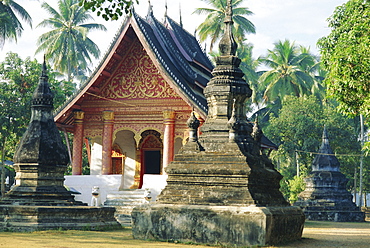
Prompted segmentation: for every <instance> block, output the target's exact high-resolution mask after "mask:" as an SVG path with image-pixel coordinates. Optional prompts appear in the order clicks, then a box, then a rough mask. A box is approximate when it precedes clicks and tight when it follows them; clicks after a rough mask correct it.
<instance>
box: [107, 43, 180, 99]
mask: <svg viewBox="0 0 370 248" xmlns="http://www.w3.org/2000/svg"><path fill="white" fill-rule="evenodd" d="M102 96H103V97H105V98H111V99H150V98H180V97H179V96H178V95H177V94H176V92H175V91H174V90H173V89H172V88H171V87H169V86H168V85H167V83H166V82H165V80H164V79H163V78H162V76H161V75H160V74H159V73H158V70H157V68H156V67H155V66H154V64H153V62H152V61H151V59H150V58H149V56H148V55H147V54H146V52H145V50H144V49H143V47H142V46H141V44H140V42H135V44H134V45H133V46H132V47H131V50H130V52H129V53H128V54H127V56H126V57H125V58H124V59H123V61H122V62H121V64H120V66H119V68H118V70H117V71H116V72H115V73H114V75H113V77H112V79H111V80H110V81H109V83H108V84H107V85H105V86H104V88H103V89H102Z"/></svg>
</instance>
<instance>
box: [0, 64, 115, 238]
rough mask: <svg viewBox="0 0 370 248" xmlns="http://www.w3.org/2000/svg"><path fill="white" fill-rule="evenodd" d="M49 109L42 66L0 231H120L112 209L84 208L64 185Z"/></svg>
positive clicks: (61, 148) (63, 163)
mask: <svg viewBox="0 0 370 248" xmlns="http://www.w3.org/2000/svg"><path fill="white" fill-rule="evenodd" d="M52 111H53V93H52V92H51V90H50V87H49V84H48V77H47V75H46V65H45V62H44V64H43V70H42V75H41V77H40V81H39V84H38V86H37V88H36V90H35V92H34V93H33V98H32V107H31V121H30V123H29V126H28V128H27V130H26V132H25V133H24V135H23V137H22V139H21V142H20V144H19V146H18V148H17V150H16V153H15V155H14V167H15V170H16V185H15V187H14V188H13V189H12V190H11V191H9V192H8V193H7V194H6V195H5V197H3V198H1V199H0V230H12V231H33V230H44V229H56V228H65V229H85V228H91V229H102V228H103V229H104V228H112V227H119V224H118V222H117V221H116V220H115V218H114V216H113V215H114V211H115V210H114V208H94V207H88V206H86V205H85V204H84V203H82V202H79V201H75V199H74V196H73V195H72V194H71V193H70V192H69V191H68V190H67V189H66V188H65V187H64V185H63V182H64V173H65V172H66V169H67V164H68V153H67V148H66V147H65V145H64V144H63V142H62V139H61V137H60V134H59V131H58V129H57V127H56V125H55V123H54V119H53V113H52Z"/></svg>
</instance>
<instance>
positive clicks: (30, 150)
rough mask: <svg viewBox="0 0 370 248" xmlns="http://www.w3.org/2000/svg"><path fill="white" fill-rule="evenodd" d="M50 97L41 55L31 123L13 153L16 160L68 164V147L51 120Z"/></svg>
mask: <svg viewBox="0 0 370 248" xmlns="http://www.w3.org/2000/svg"><path fill="white" fill-rule="evenodd" d="M53 98H54V94H53V93H52V91H51V89H50V87H49V83H48V76H47V68H46V62H45V58H44V62H43V64H42V72H41V76H40V79H39V83H38V85H37V87H36V89H35V91H34V93H33V95H32V105H31V120H30V124H29V126H28V128H27V130H26V132H25V133H24V135H23V137H22V139H21V141H20V144H19V146H18V148H17V150H16V152H15V155H14V162H15V163H30V162H32V163H39V164H40V166H43V165H45V164H47V165H65V166H66V165H67V163H68V153H67V148H66V147H65V145H64V144H63V142H62V140H61V137H60V134H59V131H58V129H57V127H56V125H55V123H54V116H53ZM35 144H38V145H35Z"/></svg>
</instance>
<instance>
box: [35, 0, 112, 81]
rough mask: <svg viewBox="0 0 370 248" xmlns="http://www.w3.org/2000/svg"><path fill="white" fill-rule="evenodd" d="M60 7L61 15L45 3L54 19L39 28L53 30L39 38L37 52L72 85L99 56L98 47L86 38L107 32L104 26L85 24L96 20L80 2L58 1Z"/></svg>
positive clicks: (51, 18) (70, 0) (45, 21)
mask: <svg viewBox="0 0 370 248" xmlns="http://www.w3.org/2000/svg"><path fill="white" fill-rule="evenodd" d="M58 7H59V12H58V11H57V10H55V9H54V8H52V7H51V6H50V5H49V4H47V3H43V4H42V8H44V9H45V10H46V11H47V12H48V13H49V14H50V15H51V17H50V18H48V19H45V20H43V21H42V22H41V23H39V24H38V26H37V27H51V28H53V29H52V30H51V31H49V32H46V33H44V34H42V35H41V36H40V37H39V39H38V41H37V44H38V45H39V47H38V48H37V50H36V53H40V52H44V54H45V56H46V59H47V60H48V61H50V62H52V64H53V68H54V69H56V70H58V71H59V72H61V73H65V74H66V75H67V81H69V82H71V81H72V80H73V77H74V76H77V75H79V74H80V73H81V71H87V70H88V64H89V63H91V61H92V59H91V56H92V57H94V58H98V57H99V56H100V50H99V48H98V46H97V45H96V44H95V43H94V42H93V41H92V40H91V39H89V38H88V37H87V35H88V34H89V32H90V31H91V30H103V31H106V28H105V26H104V25H102V24H96V23H86V21H88V20H91V19H93V18H92V16H91V15H90V14H89V13H88V12H87V11H86V10H85V9H84V8H83V7H81V6H79V5H78V0H64V1H62V0H59V1H58Z"/></svg>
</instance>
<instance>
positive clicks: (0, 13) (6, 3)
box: [0, 0, 32, 48]
mask: <svg viewBox="0 0 370 248" xmlns="http://www.w3.org/2000/svg"><path fill="white" fill-rule="evenodd" d="M17 16H19V17H20V18H21V19H22V20H23V21H25V22H26V23H27V24H29V25H30V27H32V18H31V16H30V15H29V14H28V13H27V11H26V10H25V9H24V8H23V7H22V6H20V5H19V4H18V3H16V2H15V1H13V0H1V1H0V48H2V47H3V46H4V43H5V40H15V41H17V38H18V37H19V36H21V34H22V31H23V26H22V24H21V22H20V21H19V19H18V18H17Z"/></svg>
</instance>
